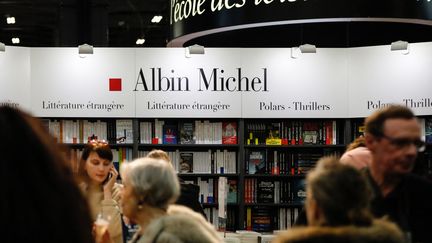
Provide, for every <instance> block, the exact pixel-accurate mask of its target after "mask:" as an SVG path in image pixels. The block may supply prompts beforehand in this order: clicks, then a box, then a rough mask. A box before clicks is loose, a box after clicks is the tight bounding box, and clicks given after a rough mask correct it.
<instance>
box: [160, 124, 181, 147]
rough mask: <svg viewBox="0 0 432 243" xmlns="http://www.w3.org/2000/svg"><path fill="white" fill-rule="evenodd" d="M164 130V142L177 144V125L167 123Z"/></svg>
mask: <svg viewBox="0 0 432 243" xmlns="http://www.w3.org/2000/svg"><path fill="white" fill-rule="evenodd" d="M162 130H163V136H162V137H163V144H177V126H176V125H171V124H165V125H164V126H163V128H162Z"/></svg>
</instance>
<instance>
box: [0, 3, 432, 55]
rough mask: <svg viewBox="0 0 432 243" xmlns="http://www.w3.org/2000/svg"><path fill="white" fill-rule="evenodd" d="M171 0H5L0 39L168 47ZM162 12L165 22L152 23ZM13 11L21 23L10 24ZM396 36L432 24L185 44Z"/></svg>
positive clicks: (308, 27)
mask: <svg viewBox="0 0 432 243" xmlns="http://www.w3.org/2000/svg"><path fill="white" fill-rule="evenodd" d="M169 4H170V0H11V1H3V0H0V42H3V43H5V44H6V45H13V44H12V42H11V39H12V38H13V37H19V38H20V43H19V44H17V45H18V46H28V47H73V46H77V45H79V44H83V43H89V44H92V45H94V46H97V47H136V46H138V45H136V43H135V42H136V40H137V38H139V37H141V36H144V38H145V40H146V41H145V43H144V45H143V46H144V47H165V46H166V45H167V42H168V37H169V36H170V35H169V31H170V30H169ZM155 15H162V16H163V19H162V21H161V22H160V23H151V19H152V18H153V16H155ZM8 16H13V17H15V19H16V23H15V24H13V25H10V24H7V23H6V17H8ZM396 40H406V41H409V42H424V41H432V27H431V26H426V25H416V24H403V23H391V24H389V23H371V22H345V23H340V22H339V23H319V24H300V25H281V26H271V27H265V28H252V29H243V30H236V31H229V32H224V33H218V34H212V35H208V36H204V37H200V38H197V39H194V40H191V41H189V42H187V43H185V45H191V44H196V43H197V44H201V45H204V46H207V47H291V46H296V45H299V44H301V43H311V44H315V45H317V46H318V47H352V46H368V45H382V44H389V43H390V42H392V41H396Z"/></svg>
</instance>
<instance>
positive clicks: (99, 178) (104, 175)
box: [78, 140, 123, 243]
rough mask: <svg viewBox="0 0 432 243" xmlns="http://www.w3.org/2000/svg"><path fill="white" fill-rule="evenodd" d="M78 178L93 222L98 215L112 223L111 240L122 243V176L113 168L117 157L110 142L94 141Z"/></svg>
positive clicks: (110, 224) (90, 145)
mask: <svg viewBox="0 0 432 243" xmlns="http://www.w3.org/2000/svg"><path fill="white" fill-rule="evenodd" d="M78 176H79V180H80V181H81V183H80V186H81V188H82V190H83V192H84V195H85V196H86V197H87V201H88V202H89V205H90V211H91V216H92V218H93V220H96V219H97V217H98V215H103V217H104V218H107V219H109V226H108V233H109V236H110V237H111V240H112V241H113V242H114V243H122V242H123V234H122V222H121V213H120V207H119V200H120V189H121V185H120V184H117V183H116V180H117V177H118V172H117V170H116V169H115V168H114V165H113V153H112V151H111V148H110V147H109V145H108V144H107V143H106V142H104V141H98V140H92V141H90V142H89V143H87V144H86V146H85V147H84V150H83V152H82V155H81V160H80V163H79V168H78ZM97 237H98V236H97Z"/></svg>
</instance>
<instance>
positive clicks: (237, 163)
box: [42, 117, 432, 231]
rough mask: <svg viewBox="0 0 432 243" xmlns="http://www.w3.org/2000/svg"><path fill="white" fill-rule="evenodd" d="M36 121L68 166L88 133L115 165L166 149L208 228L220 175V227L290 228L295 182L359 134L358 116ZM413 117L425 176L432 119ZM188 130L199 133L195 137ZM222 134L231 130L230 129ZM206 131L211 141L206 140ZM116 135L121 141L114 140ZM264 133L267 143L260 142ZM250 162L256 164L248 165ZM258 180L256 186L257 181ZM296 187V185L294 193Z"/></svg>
mask: <svg viewBox="0 0 432 243" xmlns="http://www.w3.org/2000/svg"><path fill="white" fill-rule="evenodd" d="M42 121H43V122H44V124H45V125H46V127H47V129H48V130H49V131H50V133H51V134H53V135H54V136H55V137H57V140H58V141H59V142H61V143H64V144H66V145H67V146H68V147H69V148H70V149H71V152H72V153H71V154H72V158H75V159H74V160H73V161H75V162H73V163H72V167H73V169H74V170H75V171H76V170H77V166H78V163H77V161H78V158H79V157H80V153H81V151H82V149H83V147H84V146H85V141H86V138H88V137H90V136H92V135H93V134H94V135H96V136H97V137H98V139H104V140H106V141H107V142H108V143H109V145H110V147H111V148H112V149H113V153H114V163H115V165H116V166H117V167H118V166H119V165H120V164H121V163H122V162H124V161H129V160H132V159H134V158H137V157H140V156H145V154H146V153H148V152H149V151H151V150H152V149H162V150H165V151H167V152H168V153H169V154H170V156H171V159H172V161H173V163H174V167H175V168H176V170H177V171H178V172H179V174H178V175H179V177H181V178H182V179H183V180H185V181H189V182H190V183H195V184H198V185H200V187H201V188H200V189H201V194H202V195H201V198H200V199H199V200H200V201H201V203H202V206H203V208H204V209H205V212H206V213H207V215H208V218H209V220H210V221H212V222H213V223H214V224H215V225H217V219H216V216H217V213H218V209H219V204H218V200H217V198H218V195H217V187H218V180H219V178H221V177H226V178H227V180H228V182H229V183H231V184H232V185H231V189H232V190H231V191H230V193H231V195H230V196H229V197H230V198H231V199H230V201H228V204H227V230H236V229H255V230H261V231H265V230H268V229H271V230H278V229H286V228H287V227H290V226H291V225H292V223H293V222H294V221H293V220H294V219H295V217H296V215H297V214H298V212H299V210H300V209H301V207H302V205H303V200H304V198H301V195H302V192H301V190H304V189H302V187H301V186H300V189H296V188H297V186H298V185H297V184H301V183H299V182H301V181H304V179H305V177H306V174H307V171H308V170H309V169H310V168H312V167H313V166H314V163H315V162H316V160H317V159H318V158H319V157H321V156H323V155H329V154H342V153H343V152H344V150H345V147H346V145H347V144H349V143H350V142H351V141H352V140H353V139H354V137H355V136H358V135H360V134H361V133H362V132H363V119H362V118H353V119H340V118H339V119H313V118H310V119H266V118H262V119H240V118H239V119H233V118H229V119H224V118H211V119H210V118H209V119H195V118H181V119H174V118H166V119H149V118H145V119H144V118H94V119H89V118H58V117H57V118H42ZM420 122H421V123H422V124H423V125H422V132H423V136H424V137H423V138H424V139H425V141H427V149H426V151H425V152H424V153H421V154H419V163H417V166H416V169H415V171H416V172H417V173H419V174H421V175H423V176H425V177H427V178H429V179H432V117H420ZM165 124H167V125H168V127H169V128H170V129H171V133H172V134H173V136H174V137H175V138H173V137H171V138H170V137H168V138H166V136H164V131H165V133H166V129H167V128H164V125H165ZM229 124H230V125H231V128H230V129H232V127H234V130H235V136H234V135H231V137H230V138H229V136H228V137H227V136H225V139H224V138H223V136H222V133H224V128H223V127H224V126H227V125H229ZM156 126H159V128H158V130H157V132H158V134H159V135H158V138H159V137H161V139H158V140H154V138H155V134H156ZM197 127H200V128H197ZM182 129H183V130H182ZM185 129H186V132H185V131H184V130H185ZM198 129H200V130H199V131H198ZM206 130H207V131H206ZM205 131H206V132H205ZM191 132H192V134H191ZM194 132H199V133H200V134H198V136H197V134H195V135H194ZM182 133H183V135H181V134H182ZM184 133H186V135H184ZM188 133H189V134H188ZM229 134H232V131H231V133H229ZM330 134H331V136H330ZM191 135H192V141H190V136H191ZM181 136H186V137H188V136H189V138H186V137H184V138H182V137H181ZM194 136H195V138H194ZM206 136H207V137H209V138H210V139H208V138H207V139H206V138H205V137H206ZM121 137H124V138H123V139H121V140H120V139H119V138H121ZM234 137H235V138H234ZM330 137H331V138H330ZM164 138H165V140H164ZM268 138H271V139H272V140H267V139H268ZM188 139H189V140H188ZM198 140H199V142H198ZM187 156H189V157H192V158H193V163H192V166H190V167H191V170H189V171H181V170H180V160H181V159H185V158H186V157H187ZM198 161H199V162H198ZM195 164H196V166H195V167H194V166H193V165H195ZM255 165H258V167H259V168H258V169H257V168H255ZM252 166H253V167H252ZM222 167H223V171H221V168H222ZM252 170H254V171H252ZM260 184H262V185H261V186H259V185H260ZM303 188H304V185H303ZM296 190H300V194H299V191H296ZM258 192H259V193H260V194H261V193H264V195H265V194H266V193H267V196H268V198H266V197H261V198H260V197H259V196H258V195H257V194H258ZM269 194H271V195H269ZM233 195H234V196H233ZM233 198H234V199H233ZM254 220H255V221H256V222H260V223H259V227H258V226H256V227H254V226H253V222H254ZM266 224H267V225H266ZM268 224H270V225H271V227H270V226H269V225H268Z"/></svg>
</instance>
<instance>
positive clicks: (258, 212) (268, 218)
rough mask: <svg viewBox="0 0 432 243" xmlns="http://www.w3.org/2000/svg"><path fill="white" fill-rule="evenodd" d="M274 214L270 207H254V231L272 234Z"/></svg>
mask: <svg viewBox="0 0 432 243" xmlns="http://www.w3.org/2000/svg"><path fill="white" fill-rule="evenodd" d="M273 218H274V217H273V212H272V209H271V208H270V207H265V206H254V207H252V218H251V220H252V230H253V231H256V232H270V231H272V230H273V220H272V219H273Z"/></svg>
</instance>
